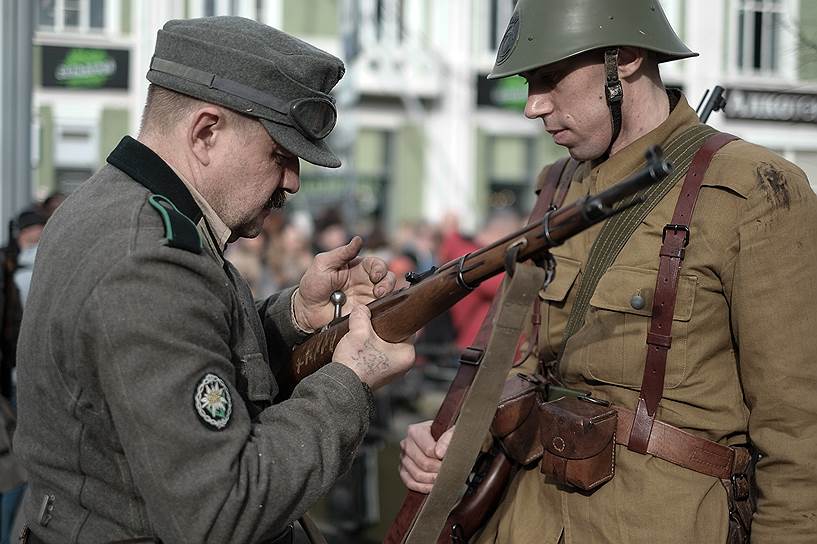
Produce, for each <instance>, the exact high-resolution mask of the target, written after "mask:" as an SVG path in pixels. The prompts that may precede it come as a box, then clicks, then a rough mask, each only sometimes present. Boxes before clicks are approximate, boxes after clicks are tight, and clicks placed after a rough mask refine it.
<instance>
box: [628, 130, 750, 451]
mask: <svg viewBox="0 0 817 544" xmlns="http://www.w3.org/2000/svg"><path fill="white" fill-rule="evenodd" d="M736 139H737V137H736V136H732V135H731V134H726V133H715V134H713V135H712V136H710V137H709V138H708V139H707V140H706V143H705V144H704V145H703V146H702V147H701V148H700V149H699V150H698V151H697V153H695V157H694V158H693V159H692V165H691V166H690V168H689V170H688V171H687V175H686V178H685V179H684V184H683V186H682V187H681V196H680V197H678V203H677V204H676V205H675V213H674V214H673V216H672V222H671V223H670V224H668V225H666V226H665V227H664V232H663V236H662V244H661V250H660V251H659V255H660V262H659V265H658V277H657V278H656V281H655V295H654V297H653V305H652V318H651V319H650V328H649V332H648V333H647V360H646V363H645V365H644V377H643V379H642V382H641V395H640V396H639V399H638V405H637V407H636V411H635V417H634V419H633V428H632V431H631V433H630V438H629V443H628V444H627V447H628V448H629V449H630V450H632V451H635V452H638V453H642V454H644V453H647V450H648V445H649V442H650V434H651V433H652V429H653V423H654V421H655V412H656V410H657V408H658V403H659V402H660V400H661V398H662V397H663V396H664V375H665V371H666V367H667V353H668V352H669V350H670V347H671V346H672V334H671V333H672V314H673V312H674V311H675V299H676V295H677V293H678V278H679V275H680V272H681V264H682V262H683V260H684V253H685V251H686V246H687V245H688V244H689V238H690V231H689V225H690V223H691V222H692V212H693V211H694V210H695V203H696V202H697V200H698V194H699V192H700V189H701V184H702V183H703V178H704V174H706V170H707V168H709V163H710V162H711V161H712V157H714V156H715V153H716V152H717V151H718V150H719V149H720V148H722V147H723V146H725V145H726V144H727V143H729V142H731V141H733V140H736Z"/></svg>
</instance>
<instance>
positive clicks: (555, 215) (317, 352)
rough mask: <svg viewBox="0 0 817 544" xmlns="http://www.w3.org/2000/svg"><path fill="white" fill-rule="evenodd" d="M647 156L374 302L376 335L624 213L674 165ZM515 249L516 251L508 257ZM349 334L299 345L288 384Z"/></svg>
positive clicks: (655, 154)
mask: <svg viewBox="0 0 817 544" xmlns="http://www.w3.org/2000/svg"><path fill="white" fill-rule="evenodd" d="M648 155H649V161H648V165H647V167H646V168H644V169H643V170H642V171H640V172H638V173H636V174H635V175H633V176H632V177H630V178H628V179H627V180H625V181H623V182H621V183H619V184H617V185H616V186H614V187H612V188H610V189H608V190H606V191H604V192H602V193H600V194H598V195H596V196H590V197H584V198H581V199H579V200H578V201H576V202H574V203H573V204H571V205H570V206H565V207H563V208H560V209H558V210H553V211H549V212H548V213H546V214H545V216H544V218H543V219H542V220H540V221H537V222H534V223H531V224H529V225H527V226H526V227H524V228H522V229H520V230H518V231H516V232H514V233H513V234H510V235H508V236H506V237H505V238H502V239H501V240H499V241H497V242H494V243H493V244H491V245H489V246H486V247H484V248H482V249H479V250H477V251H474V252H472V253H469V254H467V255H463V256H462V257H460V258H459V259H456V260H453V261H451V262H449V263H446V264H445V265H443V266H442V267H440V268H439V269H438V270H436V271H435V272H434V273H432V274H430V275H428V276H427V277H426V278H424V279H423V280H422V281H419V282H418V283H416V284H414V285H412V286H410V287H406V288H404V289H400V290H398V291H395V292H394V293H392V294H390V295H388V296H386V297H384V298H381V299H378V300H375V301H374V302H372V303H370V304H369V308H370V310H371V313H372V327H373V328H374V330H375V332H376V333H377V335H378V336H380V337H381V338H382V339H384V340H386V341H387V342H402V341H403V340H405V339H406V338H408V337H409V336H411V335H412V334H414V333H415V332H417V331H418V330H420V329H421V328H422V327H423V326H424V325H425V324H426V323H428V322H429V321H430V320H431V319H433V318H434V317H436V316H438V315H439V314H441V313H442V312H444V311H445V310H447V309H448V308H450V307H451V306H453V305H454V304H456V303H457V302H459V301H460V300H461V299H462V298H463V297H465V296H466V295H467V294H468V293H469V292H471V291H472V290H473V289H474V288H475V287H476V286H477V285H479V284H480V283H481V282H483V281H485V280H486V279H488V278H490V277H492V276H495V275H497V274H499V273H500V272H502V271H503V270H505V267H506V259H508V258H509V256H510V257H512V258H515V260H516V261H517V262H521V261H524V260H527V259H530V258H532V257H537V256H544V254H545V252H546V251H547V250H548V249H550V248H551V247H554V246H557V245H559V244H561V243H563V242H564V241H565V240H567V239H568V238H570V237H571V236H574V235H576V234H578V233H580V232H581V231H583V230H585V229H587V228H589V227H591V226H592V225H595V224H596V223H599V222H600V221H603V220H604V219H606V218H608V217H610V216H612V215H614V214H615V213H617V212H618V211H621V210H622V209H623V207H619V208H614V206H616V205H617V204H621V203H626V201H627V199H629V198H630V197H632V196H634V195H635V194H636V193H637V192H638V191H640V190H642V189H644V188H646V187H648V186H650V185H652V184H653V183H655V182H656V181H657V180H659V179H661V178H663V177H664V176H666V175H667V174H668V173H669V171H670V169H671V165H670V164H669V163H667V162H666V161H664V160H663V159H662V158H661V156H660V149H657V148H656V149H654V150H652V151H651V154H648ZM511 249H514V250H515V252H514V253H509V250H511ZM507 264H508V265H510V264H512V263H507ZM348 331H349V321H348V317H342V318H340V319H337V320H335V321H333V322H332V323H330V324H329V325H327V326H326V327H324V328H323V329H322V330H320V331H318V332H316V333H315V334H313V335H312V336H310V337H309V338H307V339H306V341H304V342H303V343H302V344H300V345H299V346H296V347H295V349H294V350H293V352H292V357H291V360H290V365H289V368H288V370H289V376H287V377H286V378H285V380H284V382H285V384H286V385H289V386H290V387H294V385H295V384H297V383H298V382H299V381H300V380H302V379H303V378H305V377H306V376H308V375H310V374H312V373H313V372H315V371H316V370H318V369H319V368H320V367H322V366H324V365H326V364H328V363H329V362H331V360H332V354H333V353H334V351H335V347H336V346H337V344H338V342H339V341H340V339H341V338H343V335H345V334H346V333H347V332H348ZM287 382H288V383H287Z"/></svg>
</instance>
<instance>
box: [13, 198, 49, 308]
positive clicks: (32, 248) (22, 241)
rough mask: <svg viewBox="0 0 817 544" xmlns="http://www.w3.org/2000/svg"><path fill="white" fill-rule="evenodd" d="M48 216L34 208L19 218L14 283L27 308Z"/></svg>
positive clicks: (21, 214) (24, 212) (21, 300)
mask: <svg viewBox="0 0 817 544" xmlns="http://www.w3.org/2000/svg"><path fill="white" fill-rule="evenodd" d="M48 217H49V216H47V215H45V214H44V213H43V212H41V211H40V208H39V207H36V206H33V207H31V208H29V209H27V210H25V211H23V212H22V213H20V215H18V216H17V247H18V248H19V254H18V256H17V270H16V271H15V272H14V283H15V284H16V285H17V289H18V290H19V292H20V302H21V304H22V305H23V306H24V307H25V304H26V298H27V297H28V291H29V288H30V287H31V273H32V272H33V269H34V259H35V258H36V257H37V247H38V245H39V243H40V237H41V236H42V233H43V228H45V223H46V221H47V220H48Z"/></svg>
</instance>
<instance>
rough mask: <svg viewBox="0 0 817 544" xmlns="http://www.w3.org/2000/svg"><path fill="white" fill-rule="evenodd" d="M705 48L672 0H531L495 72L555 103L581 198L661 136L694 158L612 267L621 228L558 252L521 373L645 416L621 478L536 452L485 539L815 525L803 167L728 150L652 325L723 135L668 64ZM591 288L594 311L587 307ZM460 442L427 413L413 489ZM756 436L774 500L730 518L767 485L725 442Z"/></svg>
mask: <svg viewBox="0 0 817 544" xmlns="http://www.w3.org/2000/svg"><path fill="white" fill-rule="evenodd" d="M694 55H695V54H694V53H692V52H691V51H689V49H687V48H686V46H684V44H683V43H681V41H680V40H679V39H678V37H677V36H676V34H675V33H674V32H673V30H672V29H671V27H670V26H669V24H668V22H667V20H666V18H665V16H664V14H663V12H662V10H661V7H660V5H659V4H658V2H656V1H654V0H614V1H610V0H608V1H605V2H598V1H593V0H549V1H543V0H520V1H519V3H518V4H517V7H516V10H515V12H514V14H513V17H512V18H511V21H510V23H509V26H508V30H507V32H506V34H505V37H504V39H503V41H502V44H501V46H500V48H499V52H498V55H497V61H496V65H495V66H494V69H493V71H492V73H491V74H490V76H489V77H491V78H500V77H506V76H512V75H517V74H518V75H521V76H523V77H524V78H525V79H526V80H527V82H528V101H527V105H526V107H525V115H526V116H527V117H529V118H531V119H537V118H538V119H541V120H542V123H543V125H544V129H545V130H546V131H547V132H548V133H550V134H551V135H552V137H553V139H554V141H555V142H556V143H558V144H559V145H562V146H564V147H565V148H567V150H568V152H569V153H570V156H571V157H572V158H573V159H575V161H578V165H577V166H576V169H575V171H572V170H571V167H570V166H568V167H567V168H566V169H565V170H564V171H563V172H562V176H568V177H570V178H571V179H572V182H571V184H570V189H569V192H568V194H567V199H566V201H567V202H570V201H572V200H574V199H576V198H579V197H581V196H583V195H587V194H591V193H597V192H599V191H601V190H603V189H606V188H608V187H610V186H612V185H614V184H615V183H616V182H618V181H620V180H622V179H624V178H625V177H626V176H628V175H629V174H631V173H633V172H634V171H636V170H637V169H638V168H640V167H641V166H642V165H643V164H644V153H645V151H646V150H647V149H648V148H649V147H650V146H652V145H661V146H662V147H664V149H665V150H666V151H667V154H668V155H669V154H673V155H674V156H675V158H676V161H675V162H676V171H678V172H680V175H679V176H678V182H677V183H675V184H674V185H670V186H669V187H670V188H668V189H667V193H666V194H664V195H663V196H662V197H660V196H659V198H658V199H657V200H656V204H655V206H654V207H653V208H652V209H651V210H649V211H648V212H645V213H646V215H645V216H644V218H643V220H641V221H640V222H639V223H636V224H634V225H633V227H632V234H629V236H626V235H625V236H624V238H623V240H620V241H621V244H622V246H623V249H621V250H620V252H618V253H614V254H613V256H612V257H610V259H611V260H610V262H609V263H608V264H605V265H604V266H603V267H601V269H599V267H598V266H596V264H595V263H596V260H597V259H601V258H602V257H603V256H604V254H608V255H609V254H610V250H609V247H607V246H606V245H605V244H610V245H612V241H614V240H615V238H616V236H615V233H612V234H613V236H612V238H607V239H605V241H604V242H599V243H597V244H596V243H595V242H597V240H598V239H599V237H600V233H602V229H603V227H602V226H598V227H596V228H595V229H591V230H589V231H587V232H586V233H584V234H583V235H580V236H577V237H575V238H572V239H570V240H569V241H568V242H567V243H565V244H564V245H563V246H560V247H558V248H555V249H554V250H553V254H554V256H555V259H556V262H557V268H556V270H557V272H556V279H555V280H554V282H553V283H552V284H551V285H550V287H548V289H547V290H546V291H544V292H543V293H542V294H541V295H540V298H541V300H542V303H541V307H540V308H541V312H540V315H541V328H540V329H539V343H538V346H537V348H538V355H539V357H538V358H537V357H530V358H529V359H528V360H526V361H524V362H523V363H522V365H521V367H517V368H515V369H514V371H513V372H514V373H516V372H519V371H520V369H524V370H526V371H528V372H536V371H537V367H538V365H539V364H540V362H541V363H543V364H544V365H545V366H546V367H547V366H550V368H551V369H552V368H557V369H558V374H560V375H561V378H562V380H563V382H564V384H565V385H567V386H568V387H571V388H574V389H577V390H582V391H589V392H591V393H592V396H593V397H596V398H599V399H603V400H605V401H610V402H611V403H612V404H613V405H614V406H615V407H616V409H617V410H619V411H618V417H619V425H618V427H617V432H619V431H621V429H622V428H623V429H625V430H626V432H625V433H623V436H622V435H621V434H622V433H620V432H619V434H618V435H617V436H615V438H614V441H615V443H616V444H617V445H616V446H615V473H614V477H613V478H612V480H610V481H608V482H607V483H605V484H603V485H601V486H599V487H596V488H595V489H594V490H592V491H577V490H576V489H571V488H570V487H569V486H566V485H557V484H556V483H554V478H553V477H552V476H551V474H547V475H543V474H542V471H540V470H539V466H538V463H532V464H531V465H529V466H526V467H524V469H522V470H520V471H519V472H517V474H516V476H515V478H514V479H513V481H512V482H511V483H510V486H509V488H508V491H507V494H506V495H505V498H504V499H503V502H502V503H501V505H500V506H499V508H498V509H497V510H496V512H495V513H494V514H493V516H492V517H491V519H490V521H489V522H488V523H487V525H486V526H485V528H484V530H483V531H482V533H481V535H480V536H479V538H478V539H477V541H478V542H480V543H488V542H490V543H494V542H496V543H521V542H537V543H554V544H555V543H557V542H566V543H582V544H584V543H650V544H652V543H659V542H660V543H662V544H664V543H679V544H680V543H690V542H695V543H713V544H721V543H723V542H726V541H727V539H728V538H729V539H731V540H730V541H731V542H748V541H749V538H750V537H749V535H748V530H747V529H748V527H746V526H747V525H749V523H748V522H749V521H751V542H753V543H772V542H787V543H791V542H803V543H805V542H814V540H815V538H816V535H817V515H815V513H817V486H816V485H815V483H817V463H815V461H814V459H815V452H817V396H815V395H814V390H815V387H817V365H815V363H814V361H815V360H817V339H816V338H815V335H814V330H815V327H817V316H815V313H814V311H813V308H814V307H815V305H817V284H816V283H815V280H814V269H815V267H817V243H815V238H814V235H815V233H817V197H815V195H814V193H813V192H812V191H811V189H810V188H809V184H808V180H807V179H806V176H805V175H804V174H803V172H802V171H801V170H800V169H799V168H797V167H796V166H795V165H793V164H791V163H789V162H787V161H785V160H784V159H782V158H781V157H779V156H777V155H775V154H774V153H772V152H770V151H769V150H767V149H764V148H762V147H759V146H756V145H752V144H750V143H748V142H744V141H740V140H738V141H731V142H729V143H727V144H726V145H724V146H722V147H719V148H717V147H716V148H714V149H716V151H715V153H714V158H712V160H711V162H710V163H709V165H708V167H706V166H704V167H702V170H701V172H703V174H702V177H703V183H702V188H701V189H700V193H699V196H698V199H697V204H696V205H695V208H694V215H692V217H691V220H689V215H688V214H687V215H686V216H685V218H686V220H687V221H688V225H689V231H688V236H689V237H688V246H687V247H686V248H683V249H681V250H679V252H677V253H675V259H676V262H677V261H678V253H680V257H681V259H682V262H681V264H680V265H679V266H680V275H679V279H678V287H677V290H676V293H675V295H674V311H673V312H672V319H671V320H670V319H669V316H667V317H666V320H667V321H671V334H668V335H667V334H660V331H659V334H655V331H654V330H653V329H651V319H654V320H659V319H660V318H661V314H662V312H664V313H666V312H665V310H664V307H663V306H661V305H660V304H658V305H656V306H655V308H654V307H653V298H654V296H655V293H656V290H657V287H656V285H657V283H656V278H657V277H658V275H659V274H658V270H659V250H660V249H661V248H662V247H665V246H662V239H666V237H667V236H668V235H669V236H674V235H675V234H676V233H677V232H676V231H674V230H673V229H674V228H675V227H673V226H672V223H673V222H674V221H673V219H675V217H674V211H675V209H676V204H677V203H678V202H679V198H680V197H681V185H682V183H683V181H684V176H685V173H686V172H687V170H688V169H689V168H690V163H691V158H692V156H693V155H694V154H695V152H696V151H697V150H698V149H700V148H701V147H702V146H703V145H704V142H705V141H708V140H709V139H710V136H712V133H713V132H714V131H711V130H709V129H707V127H705V126H703V125H700V123H699V121H698V118H697V117H696V115H695V112H694V111H693V110H692V108H690V106H689V105H688V103H687V101H686V99H685V97H684V96H683V95H681V94H680V93H678V92H674V91H667V90H666V89H665V88H664V86H663V84H662V82H661V77H660V73H659V70H658V65H659V63H661V62H664V61H670V60H675V59H681V58H686V57H692V56H694ZM549 170H550V167H546V168H545V170H544V171H543V175H541V176H540V178H539V179H540V188H541V186H542V185H543V184H547V183H549V181H546V180H547V179H548V178H549V176H548V173H549ZM558 177H559V176H558V175H557V176H556V178H558ZM551 179H553V178H551ZM684 198H686V196H685V197H684ZM665 226H669V230H667V227H665ZM676 230H677V231H680V230H682V229H676ZM602 234H603V233H602ZM619 238H621V237H620V236H619ZM682 238H683V236H682ZM661 252H662V253H665V252H664V251H661ZM671 257H672V256H671V255H665V256H664V257H661V258H671ZM676 270H677V268H676ZM595 280H598V283H597V284H596V285H595V288H594V289H592V291H589V292H585V293H583V292H582V286H583V284H589V285H592V282H594V281H595ZM580 296H585V297H586V299H585V300H586V301H587V309H586V313H584V314H583V315H580V316H579V319H578V320H575V318H574V320H573V321H571V320H570V317H571V311H572V309H573V307H574V306H577V305H578V304H579V303H578V302H577V300H579V299H580ZM656 298H657V297H656ZM659 301H660V298H659ZM648 330H650V335H649V336H648ZM565 338H569V341H566V340H565ZM649 350H654V351H663V352H664V353H665V354H666V362H665V375H664V379H663V390H662V392H661V394H660V395H659V397H658V398H659V399H660V402H659V403H658V404H657V409H654V411H653V414H652V416H653V417H654V419H653V420H650V425H652V429H651V432H652V434H650V431H649V430H648V431H647V432H646V437H647V441H646V442H644V443H643V444H642V443H639V440H638V437H643V436H644V434H643V431H644V430H643V428H641V429H639V430H638V431H631V429H633V428H635V427H636V426H634V425H631V424H630V425H624V426H622V414H623V412H622V411H621V410H620V407H621V408H624V409H628V410H630V414H633V413H636V416H635V417H637V418H638V417H641V415H643V414H641V415H639V414H640V413H641V412H642V410H643V409H644V408H643V406H642V405H643V403H644V402H643V401H644V397H645V393H644V391H646V390H647V389H648V388H652V389H655V388H656V387H657V386H656V384H655V383H653V384H652V385H649V386H648V385H647V384H648V382H649V376H648V374H649V372H645V359H646V358H647V354H648V351H649ZM536 359H539V360H538V361H537V360H536ZM553 361H558V365H554V364H553V363H552V362H553ZM539 368H541V367H539ZM647 368H648V369H649V368H651V367H650V366H649V365H648V366H647ZM659 375H660V374H659ZM657 384H658V386H660V384H661V381H660V380H659V381H657ZM659 391H660V389H659ZM648 411H649V409H647V413H648ZM656 429H661V430H660V431H657V430H656ZM665 431H666V434H663V433H664V432H665ZM701 439H703V440H704V441H703V442H701V441H700V440H701ZM449 440H450V433H447V434H445V435H443V437H442V438H441V439H440V440H439V441H438V442H435V441H434V440H433V438H432V437H431V435H430V432H429V425H428V423H423V424H418V425H415V426H412V427H410V429H409V431H408V435H407V437H406V439H405V440H404V441H403V443H402V462H401V467H400V474H401V477H402V479H403V481H404V483H405V484H406V485H407V487H409V488H410V489H412V490H415V491H420V492H425V493H427V492H429V491H430V490H431V488H432V484H433V482H434V478H435V477H436V473H437V471H438V470H439V466H440V462H441V459H442V458H443V456H444V454H445V452H446V449H447V447H448V441H449ZM692 443H696V446H692V445H691V444H692ZM740 444H752V445H753V447H754V449H755V451H757V452H759V453H760V459H759V461H758V462H757V466H756V482H755V483H754V485H753V486H751V487H753V489H754V493H755V494H756V497H757V502H756V511H755V513H754V515H753V516H751V515H747V516H745V517H743V518H741V517H740V516H737V515H733V516H731V518H732V519H730V510H731V509H732V505H733V504H736V503H735V502H734V501H733V502H732V503H730V500H729V498H728V494H731V495H732V496H733V498H734V497H737V498H738V499H744V497H745V496H746V495H748V494H749V493H748V488H749V487H750V486H749V484H748V481H749V479H751V474H750V471H748V470H746V471H744V470H742V469H741V471H740V472H741V473H737V472H735V471H734V468H735V464H736V463H737V462H738V457H739V454H738V453H734V454H729V455H733V457H726V458H725V459H726V463H727V473H730V474H727V475H726V477H724V478H719V477H717V476H713V475H712V473H713V472H714V471H713V470H710V469H711V468H712V467H713V466H714V465H715V464H717V462H718V461H717V455H716V453H717V452H724V451H725V452H729V451H735V452H737V451H743V452H744V453H745V450H742V449H739V448H736V449H734V450H732V449H731V448H730V449H724V448H723V446H737V445H740ZM543 445H544V447H545V448H548V447H549V446H548V444H543ZM644 446H647V447H644ZM741 455H743V454H741ZM742 462H745V459H744V461H742ZM705 465H708V466H705ZM730 471H731V472H730ZM730 475H731V477H730ZM739 502H740V501H739ZM747 505H749V506H750V505H751V500H748V499H746V500H743V502H742V507H743V506H747ZM730 522H731V530H732V531H734V532H732V533H731V534H730ZM741 523H742V524H743V526H740V524H741Z"/></svg>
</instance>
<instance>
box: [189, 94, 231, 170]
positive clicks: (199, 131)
mask: <svg viewBox="0 0 817 544" xmlns="http://www.w3.org/2000/svg"><path fill="white" fill-rule="evenodd" d="M223 128H224V115H223V113H222V112H221V111H219V109H218V108H217V107H215V106H204V107H201V108H199V109H197V110H196V111H195V112H194V113H193V116H192V117H191V118H190V124H189V125H188V130H187V145H188V146H190V150H191V151H192V152H193V155H195V156H196V158H197V159H198V160H199V162H200V163H201V164H202V165H203V166H208V165H209V164H210V160H211V159H212V151H213V146H215V145H216V140H217V139H218V138H219V136H220V134H221V131H222V129H223Z"/></svg>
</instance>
